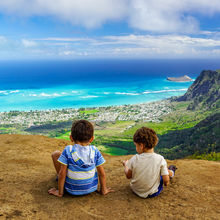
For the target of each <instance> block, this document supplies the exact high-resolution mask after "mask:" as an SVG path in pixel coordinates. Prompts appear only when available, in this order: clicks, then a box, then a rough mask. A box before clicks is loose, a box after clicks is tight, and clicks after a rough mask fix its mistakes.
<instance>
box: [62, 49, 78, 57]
mask: <svg viewBox="0 0 220 220" xmlns="http://www.w3.org/2000/svg"><path fill="white" fill-rule="evenodd" d="M74 54H75V51H71V50H67V51H61V52H59V55H60V56H70V55H74Z"/></svg>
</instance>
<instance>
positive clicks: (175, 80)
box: [167, 75, 193, 82]
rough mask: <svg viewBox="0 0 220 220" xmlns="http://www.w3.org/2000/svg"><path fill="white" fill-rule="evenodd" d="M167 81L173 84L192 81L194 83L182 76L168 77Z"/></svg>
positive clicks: (187, 77)
mask: <svg viewBox="0 0 220 220" xmlns="http://www.w3.org/2000/svg"><path fill="white" fill-rule="evenodd" d="M167 80H169V81H172V82H190V81H193V80H192V79H191V78H190V77H189V76H187V75H184V76H180V77H167Z"/></svg>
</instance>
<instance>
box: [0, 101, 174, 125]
mask: <svg viewBox="0 0 220 220" xmlns="http://www.w3.org/2000/svg"><path fill="white" fill-rule="evenodd" d="M171 111H172V107H171V104H170V100H169V99H162V100H160V101H154V102H145V103H140V104H127V105H120V106H105V107H89V108H79V109H73V108H63V109H54V110H31V111H10V112H0V126H3V125H15V124H17V125H19V126H22V127H26V128H29V127H31V126H39V125H42V124H46V123H52V122H53V123H59V122H64V121H68V120H73V119H76V118H86V119H88V120H90V121H94V122H100V121H116V120H121V121H129V120H134V121H136V120H139V121H152V122H158V121H159V119H160V118H161V117H162V116H163V115H166V114H169V113H170V112H171Z"/></svg>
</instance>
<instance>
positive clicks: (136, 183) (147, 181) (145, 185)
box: [126, 153, 169, 198]
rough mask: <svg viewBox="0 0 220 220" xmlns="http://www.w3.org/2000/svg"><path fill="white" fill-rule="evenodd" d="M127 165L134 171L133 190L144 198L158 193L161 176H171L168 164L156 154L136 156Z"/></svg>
mask: <svg viewBox="0 0 220 220" xmlns="http://www.w3.org/2000/svg"><path fill="white" fill-rule="evenodd" d="M126 165H127V166H128V168H129V169H130V170H131V171H132V178H131V182H130V186H131V189H132V190H133V191H134V192H135V193H136V194H137V195H139V196H140V197H142V198H147V197H148V195H152V194H153V193H156V192H157V191H158V186H159V185H160V176H164V175H169V173H168V169H167V162H166V161H165V159H164V158H163V156H161V155H159V154H156V153H142V154H136V155H134V156H133V157H132V158H131V159H130V160H129V161H128V162H127V164H126Z"/></svg>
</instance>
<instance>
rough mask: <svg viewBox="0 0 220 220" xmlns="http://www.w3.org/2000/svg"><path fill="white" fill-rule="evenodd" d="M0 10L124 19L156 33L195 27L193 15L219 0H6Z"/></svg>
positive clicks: (89, 21)
mask: <svg viewBox="0 0 220 220" xmlns="http://www.w3.org/2000/svg"><path fill="white" fill-rule="evenodd" d="M0 12H1V13H3V14H9V15H12V16H15V15H17V16H35V15H37V16H54V17H55V18H59V19H60V20H62V21H67V22H69V23H71V24H73V25H82V26H84V27H87V28H96V27H99V26H101V25H102V24H104V23H105V22H107V21H112V20H124V21H126V22H127V23H128V24H129V25H130V26H132V27H134V28H138V29H141V30H147V31H151V32H159V33H193V32H196V31H198V30H199V20H198V19H197V18H196V14H197V15H198V14H201V15H203V16H212V15H214V14H215V13H219V12H220V1H219V0H166V1H165V0H74V1H72V0H56V1H54V0H7V1H3V0H2V1H0Z"/></svg>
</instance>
